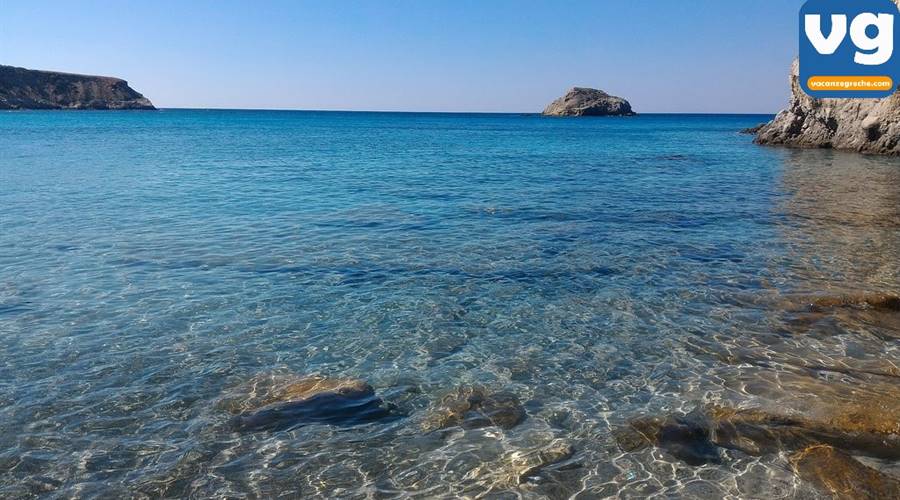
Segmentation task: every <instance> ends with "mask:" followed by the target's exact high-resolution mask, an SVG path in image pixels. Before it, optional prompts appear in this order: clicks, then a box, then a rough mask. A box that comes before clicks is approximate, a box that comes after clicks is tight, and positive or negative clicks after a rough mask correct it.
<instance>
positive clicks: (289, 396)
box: [220, 375, 389, 430]
mask: <svg viewBox="0 0 900 500" xmlns="http://www.w3.org/2000/svg"><path fill="white" fill-rule="evenodd" d="M220 406H223V407H224V408H225V409H227V410H228V411H230V412H232V413H238V416H237V417H235V418H234V419H233V420H232V425H233V426H234V427H235V428H236V429H237V430H280V429H286V428H291V427H295V426H297V425H301V424H306V423H315V422H318V423H327V424H335V425H353V424H358V423H365V422H369V421H373V420H377V419H381V418H385V417H387V416H388V415H389V411H388V410H387V409H386V408H384V406H383V404H382V401H381V399H380V398H378V397H377V396H376V395H375V390H374V389H373V388H372V386H370V385H369V384H368V383H366V382H365V381H363V380H359V379H352V378H327V377H320V376H313V377H295V376H284V375H263V376H259V377H256V378H254V379H253V380H251V381H250V382H249V383H248V384H245V385H244V386H242V387H241V388H239V389H237V390H236V391H233V393H232V394H231V395H230V396H228V397H225V398H223V400H222V402H221V405H220Z"/></svg>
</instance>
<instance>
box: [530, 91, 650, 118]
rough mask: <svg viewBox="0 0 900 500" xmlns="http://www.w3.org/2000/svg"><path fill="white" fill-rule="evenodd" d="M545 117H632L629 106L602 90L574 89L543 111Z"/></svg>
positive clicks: (632, 112) (623, 100) (626, 102)
mask: <svg viewBox="0 0 900 500" xmlns="http://www.w3.org/2000/svg"><path fill="white" fill-rule="evenodd" d="M543 114H544V115H546V116H634V114H635V113H634V111H632V110H631V104H629V102H628V101H626V100H625V99H622V98H621V97H616V96H612V95H609V94H607V93H606V92H604V91H602V90H597V89H589V88H584V87H575V88H573V89H571V90H569V91H568V92H566V94H565V95H564V96H562V97H560V98H559V99H557V100H555V101H553V102H552V103H550V105H549V106H547V108H546V109H544V113H543Z"/></svg>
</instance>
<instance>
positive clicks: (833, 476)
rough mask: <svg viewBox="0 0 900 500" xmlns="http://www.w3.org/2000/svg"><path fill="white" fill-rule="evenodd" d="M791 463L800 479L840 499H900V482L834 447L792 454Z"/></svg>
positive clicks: (821, 447)
mask: <svg viewBox="0 0 900 500" xmlns="http://www.w3.org/2000/svg"><path fill="white" fill-rule="evenodd" d="M790 463H791V467H792V468H793V469H794V472H795V473H796V474H797V476H799V477H800V478H801V479H803V480H805V481H808V482H810V483H812V484H813V485H815V486H816V487H817V488H819V489H820V490H822V491H823V492H826V493H829V494H830V495H832V496H833V498H836V499H847V500H855V499H860V498H871V499H882V498H883V499H886V500H887V499H896V498H900V481H898V480H897V479H895V478H892V477H890V476H888V475H886V474H883V473H881V472H879V471H877V470H875V469H873V468H871V467H867V466H865V465H863V464H862V463H860V462H859V461H857V460H856V459H854V458H853V457H851V456H850V455H848V454H846V453H844V452H842V451H840V450H836V449H835V448H833V447H831V446H827V445H816V446H810V447H808V448H806V449H804V450H802V451H799V452H797V453H794V454H793V455H791V457H790Z"/></svg>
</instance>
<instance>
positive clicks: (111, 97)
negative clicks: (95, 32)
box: [0, 65, 156, 110]
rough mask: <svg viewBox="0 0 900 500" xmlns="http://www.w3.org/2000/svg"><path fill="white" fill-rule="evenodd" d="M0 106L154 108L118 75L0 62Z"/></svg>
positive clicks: (9, 107)
mask: <svg viewBox="0 0 900 500" xmlns="http://www.w3.org/2000/svg"><path fill="white" fill-rule="evenodd" d="M0 109H147V110H152V109H156V108H155V107H154V106H153V103H151V102H150V100H149V99H147V98H146V97H144V96H143V95H141V94H140V93H139V92H137V91H136V90H134V89H132V88H131V87H129V86H128V82H126V81H125V80H122V79H119V78H113V77H109V76H92V75H77V74H72V73H58V72H55V71H38V70H31V69H25V68H18V67H15V66H4V65H0Z"/></svg>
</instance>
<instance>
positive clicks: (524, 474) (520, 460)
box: [508, 439, 575, 485]
mask: <svg viewBox="0 0 900 500" xmlns="http://www.w3.org/2000/svg"><path fill="white" fill-rule="evenodd" d="M573 455H575V448H574V447H573V446H572V445H571V444H569V443H567V442H566V441H563V440H561V439H556V440H554V441H553V442H551V443H550V444H549V445H547V446H545V447H544V448H541V449H539V450H536V451H533V452H530V453H513V454H512V455H511V456H510V463H511V470H510V475H509V478H508V482H509V484H511V485H519V484H522V483H525V482H527V481H528V480H529V479H532V478H534V477H537V476H539V475H540V474H541V472H542V471H543V470H544V469H546V468H547V467H551V466H553V465H556V464H559V463H560V462H564V461H566V460H568V459H570V458H572V456H573Z"/></svg>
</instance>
